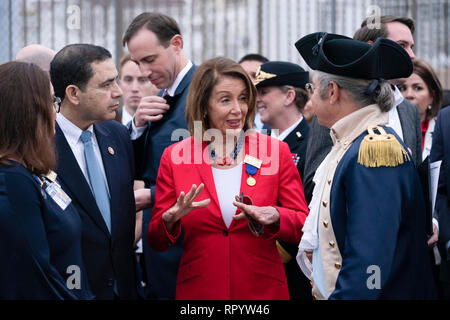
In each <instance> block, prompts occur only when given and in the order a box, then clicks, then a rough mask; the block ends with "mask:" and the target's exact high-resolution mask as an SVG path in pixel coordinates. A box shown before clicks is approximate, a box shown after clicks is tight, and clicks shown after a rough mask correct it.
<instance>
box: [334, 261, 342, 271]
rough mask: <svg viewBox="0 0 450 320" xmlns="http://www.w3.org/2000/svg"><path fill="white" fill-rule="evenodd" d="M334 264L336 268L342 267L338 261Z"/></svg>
mask: <svg viewBox="0 0 450 320" xmlns="http://www.w3.org/2000/svg"><path fill="white" fill-rule="evenodd" d="M334 266H335V267H336V269H338V270H340V269H341V267H342V266H341V264H340V263H338V262H336V263H335V264H334Z"/></svg>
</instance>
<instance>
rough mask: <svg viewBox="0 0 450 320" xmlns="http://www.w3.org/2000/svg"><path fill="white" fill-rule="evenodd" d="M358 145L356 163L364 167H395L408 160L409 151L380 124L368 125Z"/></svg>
mask: <svg viewBox="0 0 450 320" xmlns="http://www.w3.org/2000/svg"><path fill="white" fill-rule="evenodd" d="M367 131H368V134H367V135H366V136H365V137H364V139H363V141H362V142H361V145H360V147H359V153H358V163H359V164H361V165H363V166H365V167H372V168H374V167H396V166H398V165H400V164H402V163H404V162H405V161H410V160H411V158H410V156H409V153H408V152H407V151H406V150H405V148H403V146H402V145H401V143H400V142H399V141H398V140H397V138H396V137H395V136H394V135H393V134H387V133H386V131H384V129H383V128H382V127H380V126H369V127H368V128H367Z"/></svg>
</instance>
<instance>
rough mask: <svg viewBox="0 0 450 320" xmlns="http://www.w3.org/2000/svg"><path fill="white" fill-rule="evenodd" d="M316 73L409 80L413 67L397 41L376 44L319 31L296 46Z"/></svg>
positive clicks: (381, 40)
mask: <svg viewBox="0 0 450 320" xmlns="http://www.w3.org/2000/svg"><path fill="white" fill-rule="evenodd" d="M295 47H296V48H297V50H298V52H300V55H301V56H302V57H303V59H304V60H305V62H306V63H307V64H308V66H309V67H310V68H311V69H313V70H319V71H323V72H326V73H331V74H335V75H341V76H346V77H351V78H358V79H368V80H371V79H386V80H388V79H396V78H406V77H409V76H410V75H411V73H412V71H413V65H412V62H411V58H410V57H409V55H408V53H407V52H406V51H405V50H404V49H403V48H402V47H401V46H400V45H398V44H397V43H395V42H394V41H391V40H388V39H384V38H378V39H377V40H376V41H375V43H374V44H373V45H370V44H368V43H366V42H362V41H359V40H354V39H352V38H348V37H345V36H341V35H338V34H331V33H326V32H316V33H312V34H309V35H307V36H304V37H303V38H301V39H300V40H298V41H297V42H296V43H295Z"/></svg>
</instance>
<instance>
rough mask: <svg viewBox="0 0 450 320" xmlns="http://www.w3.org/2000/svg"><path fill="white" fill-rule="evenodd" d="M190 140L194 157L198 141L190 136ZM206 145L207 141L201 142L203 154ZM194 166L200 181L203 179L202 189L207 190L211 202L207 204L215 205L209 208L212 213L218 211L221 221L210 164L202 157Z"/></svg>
mask: <svg viewBox="0 0 450 320" xmlns="http://www.w3.org/2000/svg"><path fill="white" fill-rule="evenodd" d="M192 141H193V142H192V143H193V148H192V157H194V152H195V150H197V148H199V144H200V142H199V141H197V140H195V139H194V138H192ZM194 145H196V146H197V148H196V147H194ZM207 146H208V143H207V142H203V143H201V147H200V148H201V150H202V155H203V154H204V152H205V148H207ZM196 168H197V171H198V173H199V175H200V177H201V181H203V183H204V185H205V188H204V191H207V192H208V194H209V196H210V199H211V203H210V204H209V206H215V208H211V212H213V213H216V212H218V216H220V220H221V221H223V219H222V215H221V211H220V204H219V198H218V197H217V191H216V186H215V184H214V178H213V175H212V167H211V165H210V164H209V163H208V162H206V161H204V160H203V159H202V162H201V164H198V165H196ZM204 191H203V192H204Z"/></svg>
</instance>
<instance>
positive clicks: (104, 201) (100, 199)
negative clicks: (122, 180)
mask: <svg viewBox="0 0 450 320" xmlns="http://www.w3.org/2000/svg"><path fill="white" fill-rule="evenodd" d="M80 140H81V141H82V142H83V144H84V158H85V160H86V168H87V172H88V176H89V181H90V183H91V189H92V192H93V193H94V197H95V201H96V202H97V206H98V208H99V209H100V212H101V214H102V216H103V219H104V220H105V223H106V226H107V227H108V230H109V232H111V208H110V205H111V204H110V198H109V193H108V189H107V187H106V181H105V179H104V177H103V173H102V170H101V169H100V165H99V164H98V161H97V157H96V156H95V153H94V147H93V146H92V133H91V132H90V131H88V130H85V131H83V133H82V134H81V137H80Z"/></svg>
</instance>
